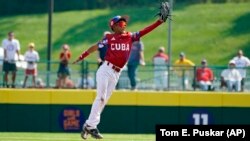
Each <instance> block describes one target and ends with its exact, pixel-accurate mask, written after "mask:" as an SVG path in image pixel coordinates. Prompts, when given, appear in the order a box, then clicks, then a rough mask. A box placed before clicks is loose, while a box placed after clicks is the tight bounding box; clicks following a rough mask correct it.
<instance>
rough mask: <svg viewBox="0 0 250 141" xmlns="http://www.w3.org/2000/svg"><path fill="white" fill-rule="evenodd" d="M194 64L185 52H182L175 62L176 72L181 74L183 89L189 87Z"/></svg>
mask: <svg viewBox="0 0 250 141" xmlns="http://www.w3.org/2000/svg"><path fill="white" fill-rule="evenodd" d="M194 66H195V64H194V63H193V62H192V61H191V60H189V59H187V58H186V56H185V53H184V52H181V53H180V58H179V59H178V60H176V61H175V63H174V69H175V72H176V73H177V75H178V76H179V79H180V81H181V84H182V86H183V89H187V88H188V86H189V76H190V75H191V74H190V73H192V72H193V67H194Z"/></svg>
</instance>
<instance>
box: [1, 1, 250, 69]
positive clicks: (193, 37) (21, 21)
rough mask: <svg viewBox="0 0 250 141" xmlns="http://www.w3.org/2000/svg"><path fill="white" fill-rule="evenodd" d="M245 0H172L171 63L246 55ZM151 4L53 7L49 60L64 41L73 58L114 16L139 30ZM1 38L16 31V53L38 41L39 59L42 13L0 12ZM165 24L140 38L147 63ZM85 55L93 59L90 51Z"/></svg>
mask: <svg viewBox="0 0 250 141" xmlns="http://www.w3.org/2000/svg"><path fill="white" fill-rule="evenodd" d="M249 7H250V2H246V3H226V4H191V5H190V4H182V5H180V4H177V5H175V6H174V11H173V17H172V19H173V22H172V29H173V30H172V62H173V61H174V60H176V59H177V58H178V54H179V53H180V52H181V51H184V52H186V54H187V57H188V58H190V59H191V60H192V61H193V62H195V63H196V64H199V63H200V60H201V59H202V58H207V60H208V62H209V64H210V65H220V66H221V65H227V62H228V60H230V59H231V58H232V57H233V56H235V54H236V52H237V50H238V49H243V50H244V52H245V55H246V56H248V57H250V52H249V51H247V50H249V48H250V40H249V34H250V28H249V25H250V13H249ZM156 12H157V8H156V7H155V6H152V7H143V6H142V7H126V8H123V9H96V10H81V11H67V12H57V13H54V15H53V33H52V35H53V38H52V42H53V49H52V60H53V61H58V54H59V51H60V46H61V45H62V44H63V43H68V44H69V45H70V46H71V50H72V54H73V58H72V59H75V58H76V57H77V56H78V55H79V54H80V53H81V52H82V51H83V50H85V49H87V48H88V47H89V46H90V45H92V44H93V43H95V42H96V41H98V40H99V39H101V36H102V33H103V32H104V31H105V30H109V27H108V20H109V19H110V18H111V17H113V16H115V15H117V14H120V15H124V14H126V15H129V16H130V22H129V24H128V30H129V31H138V30H140V29H142V28H144V27H145V26H147V25H149V24H150V23H152V22H153V21H155V20H156V17H154V13H156ZM0 18H1V21H0V31H1V32H0V39H3V38H5V37H6V34H7V32H8V31H15V33H16V36H17V38H18V39H19V40H20V42H21V46H22V47H21V48H22V49H21V53H24V52H25V51H26V49H27V47H26V46H27V44H28V43H29V42H31V41H33V42H35V43H36V45H37V50H38V51H39V53H40V56H41V60H44V61H45V60H46V58H47V38H48V37H47V25H48V23H47V21H48V17H47V14H30V15H18V16H4V17H0ZM167 30H168V24H164V25H162V26H160V27H159V28H157V29H156V30H155V31H153V32H152V33H150V34H149V35H147V36H145V37H144V38H142V41H143V42H144V44H145V59H146V62H148V63H150V62H151V58H152V56H153V55H154V54H155V52H156V51H157V48H158V47H159V46H161V45H163V46H167ZM86 60H88V61H92V62H95V61H96V55H95V54H92V55H91V56H89V57H88V58H87V59H86Z"/></svg>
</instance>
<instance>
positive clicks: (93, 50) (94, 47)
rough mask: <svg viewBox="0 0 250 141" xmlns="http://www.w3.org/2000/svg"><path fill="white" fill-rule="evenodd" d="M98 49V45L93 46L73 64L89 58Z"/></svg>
mask: <svg viewBox="0 0 250 141" xmlns="http://www.w3.org/2000/svg"><path fill="white" fill-rule="evenodd" d="M97 49H98V44H94V45H92V46H91V47H90V48H88V49H87V50H86V51H84V52H83V53H82V54H81V55H80V56H79V57H78V59H77V60H75V61H74V62H73V64H75V63H77V62H79V61H81V60H83V59H84V58H85V57H87V56H88V55H89V54H91V53H92V52H95V51H96V50H97Z"/></svg>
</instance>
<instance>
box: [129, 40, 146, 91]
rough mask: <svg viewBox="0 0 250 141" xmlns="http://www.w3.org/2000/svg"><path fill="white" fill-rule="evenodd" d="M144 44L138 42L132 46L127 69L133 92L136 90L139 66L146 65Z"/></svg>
mask: <svg viewBox="0 0 250 141" xmlns="http://www.w3.org/2000/svg"><path fill="white" fill-rule="evenodd" d="M143 50H144V44H143V42H142V41H136V42H133V44H132V49H131V54H130V56H129V60H128V64H127V68H128V77H129V80H130V85H131V90H136V86H137V84H136V72H137V68H138V65H142V66H144V65H145V62H144V52H143Z"/></svg>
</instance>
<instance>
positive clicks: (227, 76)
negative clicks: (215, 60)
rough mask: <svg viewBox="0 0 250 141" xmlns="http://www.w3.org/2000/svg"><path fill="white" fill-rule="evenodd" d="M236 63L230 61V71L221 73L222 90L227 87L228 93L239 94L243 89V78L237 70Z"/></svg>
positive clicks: (226, 70)
mask: <svg viewBox="0 0 250 141" xmlns="http://www.w3.org/2000/svg"><path fill="white" fill-rule="evenodd" d="M235 64H236V63H235V61H234V60H231V61H229V65H228V69H225V70H223V71H222V73H221V88H222V87H223V86H226V87H227V88H228V91H230V92H231V91H233V89H235V91H237V92H239V91H240V89H241V80H242V77H241V75H240V72H239V70H237V69H236V68H235Z"/></svg>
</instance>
